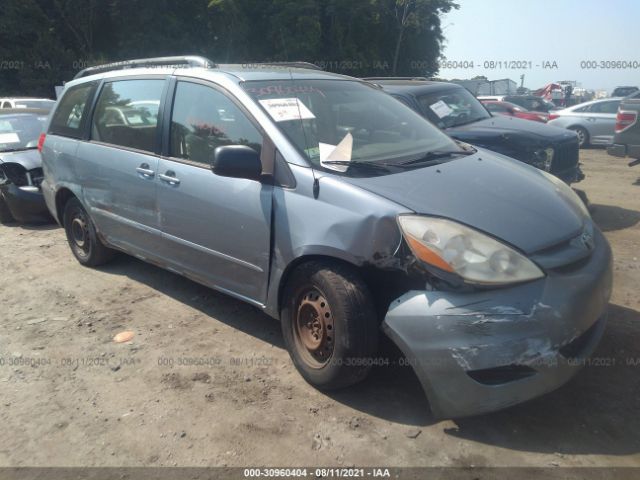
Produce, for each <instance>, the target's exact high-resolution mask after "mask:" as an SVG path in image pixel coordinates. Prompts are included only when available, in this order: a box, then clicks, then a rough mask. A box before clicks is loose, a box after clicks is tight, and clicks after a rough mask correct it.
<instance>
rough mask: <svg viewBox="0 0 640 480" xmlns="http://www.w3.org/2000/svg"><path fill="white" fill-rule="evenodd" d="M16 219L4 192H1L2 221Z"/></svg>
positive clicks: (9, 221) (11, 221) (10, 221)
mask: <svg viewBox="0 0 640 480" xmlns="http://www.w3.org/2000/svg"><path fill="white" fill-rule="evenodd" d="M15 221H16V219H15V218H13V214H12V213H11V210H9V205H7V202H6V201H5V199H4V196H3V195H2V192H0V223H14V222H15Z"/></svg>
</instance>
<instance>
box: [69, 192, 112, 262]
mask: <svg viewBox="0 0 640 480" xmlns="http://www.w3.org/2000/svg"><path fill="white" fill-rule="evenodd" d="M63 218H64V222H63V224H64V230H65V232H66V234H67V241H68V242H69V247H71V252H73V255H74V256H75V257H76V259H77V260H78V262H80V263H81V264H82V265H84V266H86V267H97V266H99V265H102V264H104V263H107V262H108V261H110V260H111V259H112V258H113V257H114V255H115V252H114V251H113V250H111V249H110V248H107V247H106V246H105V245H104V244H103V243H102V241H101V240H100V239H99V238H98V235H97V233H96V227H95V225H94V224H93V221H92V220H91V217H89V214H88V213H87V211H86V210H85V209H84V207H83V206H82V204H81V203H80V201H79V200H78V199H77V198H72V199H70V200H69V201H68V202H67V203H66V205H65V207H64V216H63Z"/></svg>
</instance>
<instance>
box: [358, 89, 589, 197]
mask: <svg viewBox="0 0 640 480" xmlns="http://www.w3.org/2000/svg"><path fill="white" fill-rule="evenodd" d="M366 80H368V81H371V82H373V83H375V84H377V85H379V86H380V87H381V88H382V89H383V90H385V91H386V92H387V93H389V94H391V95H392V96H394V97H395V98H397V99H398V100H400V101H401V102H403V103H404V104H406V105H408V106H409V107H411V108H412V109H414V110H415V111H417V112H418V113H419V114H420V115H422V116H423V117H425V118H427V119H428V120H429V121H430V122H431V123H433V124H434V125H436V126H438V127H439V128H441V129H442V130H444V131H445V133H447V135H449V136H451V137H453V138H455V139H457V140H460V141H463V142H467V143H470V144H472V145H477V146H479V147H484V148H486V149H489V150H493V151H494V152H498V153H501V154H503V155H506V156H508V157H512V158H515V159H517V160H520V161H521V162H524V163H527V164H529V165H533V166H534V167H537V168H539V169H541V170H544V171H547V172H550V173H552V174H554V175H555V176H556V177H558V178H560V179H562V180H564V181H565V182H566V183H569V184H571V183H575V182H579V181H580V180H582V179H583V178H584V174H583V173H582V171H581V170H580V165H579V163H578V155H579V149H578V138H577V136H576V135H575V133H573V132H570V131H566V130H564V129H560V128H556V127H550V126H547V125H543V124H537V123H535V122H530V121H527V120H521V119H519V118H513V117H505V116H500V115H497V116H492V115H491V113H489V112H488V111H487V109H486V108H484V106H483V105H482V104H481V103H480V102H479V101H478V99H476V98H475V97H474V96H473V95H472V94H471V93H470V92H469V91H468V90H466V89H465V88H463V87H461V86H460V85H456V84H453V83H446V82H432V81H427V80H414V79H384V78H368V79H366Z"/></svg>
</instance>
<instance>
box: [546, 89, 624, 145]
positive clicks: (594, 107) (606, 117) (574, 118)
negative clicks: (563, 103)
mask: <svg viewBox="0 0 640 480" xmlns="http://www.w3.org/2000/svg"><path fill="white" fill-rule="evenodd" d="M620 100H621V99H620V98H606V99H601V100H592V101H591V102H585V103H579V104H578V105H574V106H573V107H569V108H565V109H563V110H556V111H555V112H553V113H551V114H550V115H549V122H548V125H552V126H554V127H560V128H566V129H568V130H572V131H574V132H576V134H577V135H578V141H579V144H580V147H587V146H589V145H611V143H612V142H613V134H614V129H615V125H616V114H617V113H618V107H619V106H620Z"/></svg>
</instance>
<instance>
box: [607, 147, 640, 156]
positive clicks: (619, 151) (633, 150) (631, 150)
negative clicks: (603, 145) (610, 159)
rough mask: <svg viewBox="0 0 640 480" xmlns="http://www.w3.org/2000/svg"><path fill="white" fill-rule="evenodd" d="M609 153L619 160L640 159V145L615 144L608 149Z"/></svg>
mask: <svg viewBox="0 0 640 480" xmlns="http://www.w3.org/2000/svg"><path fill="white" fill-rule="evenodd" d="M607 153H608V154H609V155H611V156H614V157H619V158H624V157H631V158H640V145H621V144H619V143H614V144H613V145H611V146H610V147H608V148H607Z"/></svg>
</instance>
